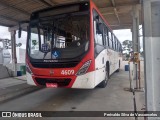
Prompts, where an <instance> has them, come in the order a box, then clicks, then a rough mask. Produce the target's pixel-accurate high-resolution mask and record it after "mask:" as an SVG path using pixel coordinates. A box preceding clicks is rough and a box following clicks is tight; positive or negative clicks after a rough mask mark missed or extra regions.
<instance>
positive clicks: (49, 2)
mask: <svg viewBox="0 0 160 120" xmlns="http://www.w3.org/2000/svg"><path fill="white" fill-rule="evenodd" d="M44 1H45V2H47V3H48V4H50V5H52V6H54V5H56V4H58V3H57V2H55V1H53V0H52V1H51V0H44Z"/></svg>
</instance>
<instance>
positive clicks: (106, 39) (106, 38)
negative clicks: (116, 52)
mask: <svg viewBox="0 0 160 120" xmlns="http://www.w3.org/2000/svg"><path fill="white" fill-rule="evenodd" d="M104 38H105V43H106V46H109V37H108V28H107V27H105V28H104Z"/></svg>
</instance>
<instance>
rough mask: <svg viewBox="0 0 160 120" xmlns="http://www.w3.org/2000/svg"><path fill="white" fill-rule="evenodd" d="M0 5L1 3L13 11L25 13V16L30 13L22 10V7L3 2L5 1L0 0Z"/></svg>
mask: <svg viewBox="0 0 160 120" xmlns="http://www.w3.org/2000/svg"><path fill="white" fill-rule="evenodd" d="M0 5H2V6H4V7H7V8H10V9H12V10H15V11H17V12H19V13H22V14H25V15H27V16H29V15H30V13H28V12H26V11H25V10H22V9H19V8H17V7H14V6H12V5H9V4H7V3H5V2H2V1H1V0H0Z"/></svg>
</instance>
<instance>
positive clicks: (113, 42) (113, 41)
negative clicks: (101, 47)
mask: <svg viewBox="0 0 160 120" xmlns="http://www.w3.org/2000/svg"><path fill="white" fill-rule="evenodd" d="M112 48H113V50H115V39H114V35H113V34H112Z"/></svg>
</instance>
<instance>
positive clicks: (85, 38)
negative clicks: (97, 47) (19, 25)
mask: <svg viewBox="0 0 160 120" xmlns="http://www.w3.org/2000/svg"><path fill="white" fill-rule="evenodd" d="M88 48H89V13H88V12H75V13H70V14H61V15H56V16H52V17H42V18H39V19H36V20H33V21H32V20H31V22H30V30H29V42H28V51H29V56H30V57H31V58H32V59H71V58H77V57H79V56H82V55H83V54H85V53H86V52H87V51H88Z"/></svg>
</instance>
